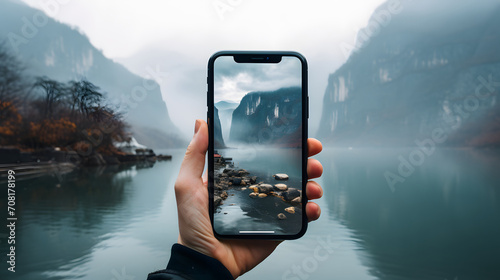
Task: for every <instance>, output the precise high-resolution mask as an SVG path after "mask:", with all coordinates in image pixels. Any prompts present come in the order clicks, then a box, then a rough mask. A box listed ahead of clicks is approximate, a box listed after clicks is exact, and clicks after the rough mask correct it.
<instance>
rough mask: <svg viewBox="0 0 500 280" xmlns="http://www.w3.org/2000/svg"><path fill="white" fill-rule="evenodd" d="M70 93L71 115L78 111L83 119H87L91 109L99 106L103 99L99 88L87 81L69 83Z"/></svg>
mask: <svg viewBox="0 0 500 280" xmlns="http://www.w3.org/2000/svg"><path fill="white" fill-rule="evenodd" d="M70 92H71V99H72V102H73V104H72V107H71V108H72V113H74V111H75V109H78V110H79V111H80V113H82V114H83V115H84V116H85V117H88V116H89V114H90V112H91V109H92V108H94V107H96V106H99V104H100V103H101V101H102V99H103V94H102V93H100V92H99V87H98V86H96V85H94V84H92V83H91V82H89V81H87V80H81V81H72V82H70Z"/></svg>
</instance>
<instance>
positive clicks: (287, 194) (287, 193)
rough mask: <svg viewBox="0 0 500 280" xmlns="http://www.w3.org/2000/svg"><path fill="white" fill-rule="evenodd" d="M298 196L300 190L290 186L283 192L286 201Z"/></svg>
mask: <svg viewBox="0 0 500 280" xmlns="http://www.w3.org/2000/svg"><path fill="white" fill-rule="evenodd" d="M297 197H300V191H299V190H297V189H293V188H290V189H288V190H287V191H285V192H283V199H285V200H286V201H292V200H293V199H295V198H297Z"/></svg>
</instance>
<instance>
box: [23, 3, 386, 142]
mask: <svg viewBox="0 0 500 280" xmlns="http://www.w3.org/2000/svg"><path fill="white" fill-rule="evenodd" d="M24 2H26V3H28V4H29V5H30V6H33V7H37V8H40V9H42V10H44V11H45V12H46V13H47V14H48V15H49V16H51V17H54V18H55V19H57V20H59V21H61V22H63V23H67V24H70V25H72V26H75V27H76V28H78V29H79V30H81V31H82V32H83V33H85V34H86V35H87V36H88V37H89V39H90V41H91V42H92V43H93V44H94V45H95V46H96V47H97V48H98V49H102V50H103V52H104V54H105V55H106V56H108V57H110V58H113V59H115V60H116V61H118V62H121V63H123V64H124V65H125V66H126V67H127V68H129V69H130V70H131V71H133V72H135V73H137V74H140V75H143V76H144V75H147V74H148V69H156V70H158V69H159V70H160V71H161V72H162V73H164V77H166V78H164V79H161V80H160V81H158V82H159V83H160V84H161V88H162V94H163V99H164V100H165V101H166V102H167V107H168V110H169V114H170V117H171V119H172V121H173V122H174V123H175V124H176V125H177V126H178V127H179V129H180V130H181V131H182V132H183V133H184V134H185V135H186V136H187V137H190V135H191V134H192V131H193V125H194V120H195V118H202V119H205V118H206V97H205V94H206V82H205V81H206V67H207V62H208V58H209V57H210V56H211V55H212V54H213V53H214V52H217V51H220V50H292V51H298V52H300V53H302V54H303V55H304V56H305V57H306V59H307V60H308V63H309V81H310V83H309V92H310V96H311V119H310V131H311V132H315V131H316V130H317V127H318V123H319V118H320V114H321V103H322V99H323V95H324V92H325V88H326V85H327V79H328V75H329V74H330V73H332V72H334V71H335V70H336V69H337V68H338V67H340V66H341V65H342V64H343V63H344V62H345V61H346V59H347V56H346V55H345V54H344V53H343V52H342V50H341V44H342V43H348V44H354V41H355V38H356V33H357V31H358V30H359V29H360V28H362V27H363V26H365V25H366V24H367V21H368V19H369V18H370V15H371V14H372V12H373V11H374V9H375V8H376V7H377V6H378V5H380V4H381V3H382V2H383V1H381V0H369V1H366V0H363V1H362V0H356V1H327V0H322V1H314V2H307V3H306V2H304V1H263V0H259V1H202V0H198V1H153V0H146V1H140V2H139V1H118V0H114V1H97V0H92V1H88V0H86V1H84V0H73V1H55V3H60V4H59V5H55V6H53V7H52V6H49V5H48V4H47V3H45V2H44V1H35V0H26V1H24ZM149 71H151V70H149Z"/></svg>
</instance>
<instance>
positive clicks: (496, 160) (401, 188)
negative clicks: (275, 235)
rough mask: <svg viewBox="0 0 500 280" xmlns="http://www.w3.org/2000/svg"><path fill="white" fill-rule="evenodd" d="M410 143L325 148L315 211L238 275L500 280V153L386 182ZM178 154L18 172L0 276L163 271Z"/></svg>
mask: <svg viewBox="0 0 500 280" xmlns="http://www.w3.org/2000/svg"><path fill="white" fill-rule="evenodd" d="M411 151H412V150H384V149H379V150H370V149H353V150H341V149H339V150H334V149H332V150H326V151H324V152H323V153H322V154H321V155H319V156H318V159H320V160H321V161H322V163H323V165H324V170H325V171H324V175H323V177H322V178H320V179H318V180H317V181H318V182H319V183H321V184H322V185H323V187H324V193H325V196H324V198H323V199H321V200H320V201H319V202H318V203H319V204H320V206H321V207H322V217H321V218H320V220H318V221H316V222H314V223H311V224H310V227H309V230H308V232H307V233H306V235H305V237H303V238H301V239H299V240H295V241H288V242H284V243H283V244H281V245H280V246H279V247H278V249H277V250H276V251H275V252H274V253H273V254H272V255H271V256H270V257H269V258H268V259H267V260H266V261H264V262H263V263H262V264H260V265H259V266H258V267H256V268H255V269H254V270H252V271H250V272H249V273H247V274H246V275H244V276H243V277H241V279H294V280H297V279H343V280H344V279H356V280H357V279H361V280H362V279H441V280H444V279H449V280H464V279H500V238H499V237H500V176H499V175H498V174H499V173H498V172H499V167H500V153H498V152H494V151H474V150H445V149H443V150H437V151H435V152H434V153H433V154H432V155H430V156H428V157H426V158H425V161H424V162H423V163H422V164H421V165H420V166H418V167H416V168H415V171H414V172H413V173H412V174H411V175H410V176H409V177H407V178H405V180H404V182H400V183H397V184H396V185H395V186H394V188H393V189H391V188H390V187H389V186H388V184H387V182H386V179H385V178H384V173H385V172H386V171H390V172H393V173H396V174H397V172H398V171H397V168H398V164H399V159H398V157H399V156H400V155H401V156H403V157H405V158H408V155H409V153H410V152H411ZM183 152H184V151H171V152H170V153H171V154H173V156H174V157H173V160H172V161H169V162H160V163H157V164H155V165H154V166H153V167H146V166H142V167H141V166H121V167H107V168H97V169H96V168H94V169H83V170H79V171H77V172H74V173H72V174H68V175H66V176H65V177H64V178H63V179H62V181H60V180H59V179H58V178H57V177H51V176H46V177H43V178H38V179H35V180H26V181H18V182H17V189H16V190H17V193H16V195H17V197H16V198H17V207H16V210H17V217H18V224H17V228H16V245H17V246H16V257H17V258H16V261H17V262H16V272H15V273H10V272H8V271H7V264H6V254H7V253H8V252H7V239H6V237H7V231H6V228H5V226H4V227H2V230H1V231H0V240H1V243H0V252H1V255H2V259H1V260H2V265H1V271H0V279H112V280H124V279H127V280H130V279H145V278H146V275H147V273H148V272H151V271H153V270H156V269H159V268H163V267H164V266H165V265H166V263H167V261H168V258H169V255H170V247H171V245H172V244H173V243H174V242H176V240H177V214H176V206H175V196H174V189H173V186H174V181H175V178H176V176H177V173H178V170H179V167H180V162H181V160H182V157H183ZM2 184H3V185H4V186H2V189H4V190H5V187H6V184H5V183H2ZM6 203H7V200H6V195H3V196H1V197H0V209H4V210H6V208H7V207H6ZM4 210H2V211H1V212H0V218H1V219H2V220H3V221H4V223H5V221H6V211H4Z"/></svg>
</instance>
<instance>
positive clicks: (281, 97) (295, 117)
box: [229, 87, 302, 147]
mask: <svg viewBox="0 0 500 280" xmlns="http://www.w3.org/2000/svg"><path fill="white" fill-rule="evenodd" d="M301 116H302V107H301V88H300V87H289V88H281V89H278V90H276V91H272V92H250V93H248V94H246V95H245V96H244V97H243V99H242V100H241V102H240V104H239V105H238V107H237V108H236V109H235V110H234V112H233V118H232V122H231V131H230V135H229V137H230V140H231V141H234V142H240V143H255V144H267V145H269V144H273V145H280V146H285V147H298V146H300V139H301V128H302V123H301V120H302V119H301Z"/></svg>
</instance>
